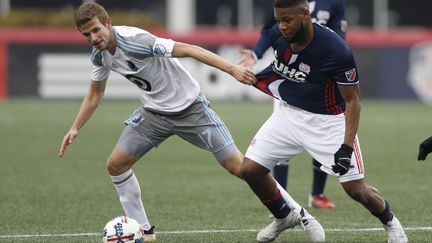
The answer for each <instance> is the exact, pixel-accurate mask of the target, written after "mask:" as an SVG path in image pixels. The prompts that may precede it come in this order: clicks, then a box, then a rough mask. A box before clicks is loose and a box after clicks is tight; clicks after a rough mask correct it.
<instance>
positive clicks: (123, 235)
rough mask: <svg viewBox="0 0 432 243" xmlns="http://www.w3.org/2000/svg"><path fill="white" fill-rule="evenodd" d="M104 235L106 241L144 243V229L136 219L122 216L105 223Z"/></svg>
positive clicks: (108, 242)
mask: <svg viewBox="0 0 432 243" xmlns="http://www.w3.org/2000/svg"><path fill="white" fill-rule="evenodd" d="M102 237H103V238H102V240H103V242H104V243H142V242H144V229H143V228H142V226H141V225H140V224H139V223H138V222H137V221H136V220H135V219H132V218H129V217H126V216H120V217H116V218H113V219H112V220H110V221H109V222H108V223H107V224H106V225H105V228H104V230H103V232H102Z"/></svg>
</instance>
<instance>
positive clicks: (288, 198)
mask: <svg viewBox="0 0 432 243" xmlns="http://www.w3.org/2000/svg"><path fill="white" fill-rule="evenodd" d="M275 182H276V185H277V188H278V189H279V191H280V193H281V195H282V197H283V199H285V202H286V203H288V206H289V207H290V208H292V209H294V211H296V212H297V213H300V210H301V209H302V206H300V204H298V203H297V202H296V201H295V200H294V199H293V198H292V197H291V196H290V194H288V192H287V191H285V189H284V188H283V187H282V186H281V185H279V183H278V182H277V181H276V180H275Z"/></svg>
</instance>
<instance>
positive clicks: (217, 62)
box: [172, 42, 257, 85]
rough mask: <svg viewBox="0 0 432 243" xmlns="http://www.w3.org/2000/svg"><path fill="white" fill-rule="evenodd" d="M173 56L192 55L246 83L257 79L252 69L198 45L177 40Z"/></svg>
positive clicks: (250, 83) (251, 82)
mask: <svg viewBox="0 0 432 243" xmlns="http://www.w3.org/2000/svg"><path fill="white" fill-rule="evenodd" d="M172 56H173V57H192V58H194V59H195V60H198V61H200V62H202V63H205V64H207V65H209V66H212V67H215V68H217V69H220V70H222V71H224V72H226V73H228V74H230V75H231V76H233V77H234V78H235V79H237V80H238V81H240V82H242V83H244V84H246V85H252V84H254V83H255V82H256V81H257V80H256V78H255V75H254V73H253V72H252V71H251V70H249V69H247V68H245V67H241V66H234V65H232V64H231V63H229V62H228V61H227V60H225V59H224V58H222V57H220V56H218V55H216V54H214V53H213V52H210V51H208V50H206V49H204V48H202V47H199V46H196V45H190V44H186V43H181V42H176V44H175V45H174V48H173V51H172Z"/></svg>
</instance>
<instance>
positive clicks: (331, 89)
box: [324, 79, 343, 115]
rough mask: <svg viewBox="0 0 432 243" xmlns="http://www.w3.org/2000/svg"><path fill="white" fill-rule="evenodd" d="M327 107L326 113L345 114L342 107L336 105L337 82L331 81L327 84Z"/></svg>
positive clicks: (325, 95) (325, 97)
mask: <svg viewBox="0 0 432 243" xmlns="http://www.w3.org/2000/svg"><path fill="white" fill-rule="evenodd" d="M324 99H325V106H326V111H330V112H331V113H332V114H333V115H337V114H340V113H342V112H343V110H342V107H340V106H338V105H337V103H336V82H334V81H333V80H332V79H329V80H327V81H326V83H325V94H324Z"/></svg>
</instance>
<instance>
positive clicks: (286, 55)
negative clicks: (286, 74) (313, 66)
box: [284, 49, 292, 65]
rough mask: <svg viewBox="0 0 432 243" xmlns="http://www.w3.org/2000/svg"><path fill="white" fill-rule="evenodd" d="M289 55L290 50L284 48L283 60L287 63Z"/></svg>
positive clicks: (290, 53)
mask: <svg viewBox="0 0 432 243" xmlns="http://www.w3.org/2000/svg"><path fill="white" fill-rule="evenodd" d="M291 56H292V52H291V51H290V50H289V49H286V51H285V53H284V60H285V63H286V64H287V65H288V63H289V60H290V59H291Z"/></svg>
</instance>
